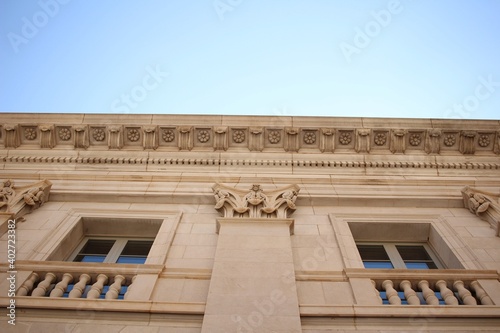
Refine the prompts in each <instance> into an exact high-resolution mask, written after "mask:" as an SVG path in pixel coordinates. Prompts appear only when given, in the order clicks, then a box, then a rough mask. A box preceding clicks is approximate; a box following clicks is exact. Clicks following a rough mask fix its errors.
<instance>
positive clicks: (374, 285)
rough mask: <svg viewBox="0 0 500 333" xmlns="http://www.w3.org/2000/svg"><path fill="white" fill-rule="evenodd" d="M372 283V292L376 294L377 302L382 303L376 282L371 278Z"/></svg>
mask: <svg viewBox="0 0 500 333" xmlns="http://www.w3.org/2000/svg"><path fill="white" fill-rule="evenodd" d="M371 282H372V284H373V292H374V294H375V295H376V296H377V298H378V300H379V303H380V304H384V301H383V300H382V297H380V291H378V289H377V283H376V282H375V281H373V280H371Z"/></svg>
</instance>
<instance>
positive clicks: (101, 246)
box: [74, 239, 115, 262]
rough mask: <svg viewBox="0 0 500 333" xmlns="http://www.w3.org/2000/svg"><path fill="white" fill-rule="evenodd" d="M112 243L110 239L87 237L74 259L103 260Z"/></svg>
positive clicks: (81, 260) (86, 260)
mask: <svg viewBox="0 0 500 333" xmlns="http://www.w3.org/2000/svg"><path fill="white" fill-rule="evenodd" d="M114 243H115V241H114V240H112V239H89V240H88V241H87V243H85V246H84V247H83V248H82V249H81V250H80V252H79V253H78V255H77V256H76V258H75V260H74V261H79V262H103V261H104V259H105V258H106V256H107V255H108V253H109V251H110V250H111V248H112V247H113V244H114Z"/></svg>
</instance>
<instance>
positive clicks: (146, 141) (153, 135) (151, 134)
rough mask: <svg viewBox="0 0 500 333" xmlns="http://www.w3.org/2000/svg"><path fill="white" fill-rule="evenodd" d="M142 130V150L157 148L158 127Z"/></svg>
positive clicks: (147, 127)
mask: <svg viewBox="0 0 500 333" xmlns="http://www.w3.org/2000/svg"><path fill="white" fill-rule="evenodd" d="M142 130H143V132H144V134H143V136H142V145H143V147H144V149H156V148H158V138H159V136H158V126H144V127H143V128H142Z"/></svg>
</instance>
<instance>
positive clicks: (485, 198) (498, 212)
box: [462, 186, 500, 236]
mask: <svg viewBox="0 0 500 333" xmlns="http://www.w3.org/2000/svg"><path fill="white" fill-rule="evenodd" d="M462 197H463V199H464V206H465V208H468V209H469V210H470V212H471V213H472V214H475V215H477V216H479V217H480V218H481V219H482V220H484V221H487V222H488V223H490V225H491V227H492V228H493V229H495V230H496V234H497V236H500V233H499V232H500V230H499V223H500V193H496V194H495V193H491V192H486V191H481V190H478V189H475V188H472V187H469V186H466V187H464V188H463V189H462Z"/></svg>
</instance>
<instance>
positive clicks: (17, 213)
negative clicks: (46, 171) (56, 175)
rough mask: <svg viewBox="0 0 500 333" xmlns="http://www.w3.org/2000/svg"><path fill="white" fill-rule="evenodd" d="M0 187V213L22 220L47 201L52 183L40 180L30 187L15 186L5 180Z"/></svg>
mask: <svg viewBox="0 0 500 333" xmlns="http://www.w3.org/2000/svg"><path fill="white" fill-rule="evenodd" d="M0 187H1V188H0V213H4V214H5V213H7V214H11V216H12V218H14V219H22V217H23V216H24V215H26V214H29V213H31V212H32V211H33V210H35V209H37V208H38V207H40V206H42V205H43V204H44V203H45V202H47V201H48V200H49V192H50V188H51V187H52V183H51V182H50V181H48V180H42V181H39V182H37V183H34V184H30V185H25V186H15V185H14V182H13V181H11V180H5V181H3V182H1V183H0Z"/></svg>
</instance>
